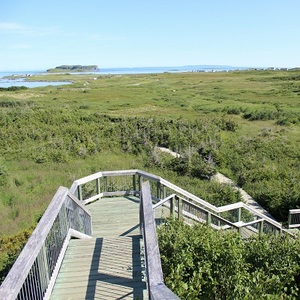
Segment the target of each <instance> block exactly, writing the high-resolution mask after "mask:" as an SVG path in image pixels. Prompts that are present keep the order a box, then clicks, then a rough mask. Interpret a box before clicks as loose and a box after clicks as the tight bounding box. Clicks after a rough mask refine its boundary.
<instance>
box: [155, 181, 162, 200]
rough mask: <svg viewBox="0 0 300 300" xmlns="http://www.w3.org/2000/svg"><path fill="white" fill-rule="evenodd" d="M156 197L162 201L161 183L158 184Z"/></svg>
mask: <svg viewBox="0 0 300 300" xmlns="http://www.w3.org/2000/svg"><path fill="white" fill-rule="evenodd" d="M156 196H157V198H158V199H162V198H161V194H160V182H159V181H157V182H156Z"/></svg>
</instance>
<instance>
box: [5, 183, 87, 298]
mask: <svg viewBox="0 0 300 300" xmlns="http://www.w3.org/2000/svg"><path fill="white" fill-rule="evenodd" d="M91 234H92V231H91V215H90V214H89V212H88V211H87V210H86V208H85V207H84V206H83V205H82V204H81V203H80V202H79V201H78V200H77V199H76V198H75V197H74V195H72V194H70V193H69V190H68V189H67V188H65V187H60V188H59V189H58V190H57V192H56V194H55V195H54V197H53V199H52V201H51V202H50V204H49V206H48V208H47V209H46V211H45V213H44V214H43V216H42V218H41V220H40V221H39V223H38V225H37V226H36V228H35V230H34V231H33V233H32V235H31V237H30V238H29V240H28V242H27V243H26V245H25V246H24V248H23V250H22V252H21V253H20V255H19V256H18V258H17V260H16V261H15V263H14V265H13V266H12V268H11V270H10V271H9V273H8V275H7V276H6V278H5V280H4V281H3V283H2V285H1V286H0V299H5V300H14V299H16V298H18V299H20V300H25V299H49V297H50V294H51V290H52V288H53V285H54V281H55V278H56V276H57V274H58V270H59V267H60V264H61V262H62V259H63V255H64V252H65V251H66V248H67V245H68V242H69V240H70V238H71V237H72V236H75V237H78V238H89V237H90V235H91Z"/></svg>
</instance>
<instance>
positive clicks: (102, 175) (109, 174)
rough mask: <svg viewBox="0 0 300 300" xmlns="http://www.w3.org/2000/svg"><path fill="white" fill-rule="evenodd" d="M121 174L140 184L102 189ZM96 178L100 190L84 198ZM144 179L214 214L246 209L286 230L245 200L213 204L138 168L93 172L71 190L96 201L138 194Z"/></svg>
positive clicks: (153, 195)
mask: <svg viewBox="0 0 300 300" xmlns="http://www.w3.org/2000/svg"><path fill="white" fill-rule="evenodd" d="M120 176H132V177H133V178H134V179H133V181H135V180H136V179H135V177H138V184H136V186H133V187H132V189H131V190H130V191H128V190H126V191H124V190H123V191H120V190H119V191H118V192H108V191H106V190H105V187H103V190H102V191H101V187H100V181H103V180H104V179H106V180H107V179H108V178H114V177H120ZM94 180H95V181H97V185H98V187H97V189H98V192H97V193H96V194H95V195H93V196H90V197H88V198H87V199H83V198H84V197H83V196H82V186H84V185H85V184H87V183H90V182H92V181H94ZM142 180H149V181H151V182H153V183H156V184H157V191H158V189H159V187H162V188H163V189H170V190H171V191H172V194H177V195H178V194H179V195H181V196H183V197H186V198H187V199H188V200H186V201H188V202H191V203H193V204H197V205H198V206H200V207H203V208H205V209H206V210H207V211H210V212H211V213H212V214H214V215H220V214H221V213H224V212H230V211H233V210H235V209H245V210H246V211H248V212H249V213H251V214H252V215H253V216H257V217H259V218H262V219H264V220H265V221H266V222H267V223H268V224H271V225H272V226H274V227H275V228H277V230H278V231H280V232H281V231H284V230H283V227H282V225H281V224H280V223H279V222H277V221H275V220H273V219H272V218H270V217H268V216H266V215H264V214H262V213H260V212H259V211H257V210H256V209H254V208H252V207H250V206H249V205H247V204H245V203H243V202H237V203H233V204H228V205H224V206H220V207H217V206H215V205H212V204H210V203H209V202H207V201H205V200H203V199H201V198H199V197H197V196H195V195H193V194H191V193H189V192H187V191H185V190H184V189H182V188H180V187H178V186H176V185H174V184H172V183H170V182H169V181H167V180H165V179H163V178H161V177H159V176H156V175H153V174H151V173H148V172H145V171H142V170H138V169H132V170H121V171H105V172H98V173H95V174H92V175H89V176H86V177H83V178H81V179H78V180H76V181H74V183H73V185H72V187H71V189H70V191H71V192H72V193H74V194H75V195H76V196H77V197H78V198H79V199H80V200H82V201H84V203H88V202H90V201H95V200H97V199H99V198H101V197H103V196H114V195H121V194H123V195H125V194H126V193H129V192H131V193H133V194H137V195H138V194H139V192H140V185H141V182H142ZM134 184H135V183H134ZM138 185H139V186H138ZM152 190H153V189H152ZM152 190H151V191H152ZM152 198H153V199H155V200H157V201H158V202H159V201H161V199H164V198H166V195H155V194H153V191H152ZM231 223H232V222H231Z"/></svg>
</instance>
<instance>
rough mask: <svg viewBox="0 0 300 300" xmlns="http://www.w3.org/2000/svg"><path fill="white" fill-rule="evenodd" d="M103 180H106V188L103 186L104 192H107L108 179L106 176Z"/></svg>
mask: <svg viewBox="0 0 300 300" xmlns="http://www.w3.org/2000/svg"><path fill="white" fill-rule="evenodd" d="M103 180H104V182H103V183H104V186H103V188H104V191H103V192H107V177H106V176H105V177H103Z"/></svg>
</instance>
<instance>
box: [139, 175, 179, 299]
mask: <svg viewBox="0 0 300 300" xmlns="http://www.w3.org/2000/svg"><path fill="white" fill-rule="evenodd" d="M140 224H141V228H142V233H143V241H144V249H145V258H146V273H147V285H148V292H149V298H150V300H161V299H169V300H179V298H178V297H177V296H176V295H175V294H174V293H173V292H172V291H171V290H170V289H168V288H167V287H166V286H165V284H164V282H163V272H162V267H161V259H160V253H159V247H158V241H157V235H156V225H155V219H154V212H153V207H152V196H151V191H150V184H149V181H146V182H144V183H143V184H142V192H141V203H140Z"/></svg>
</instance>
